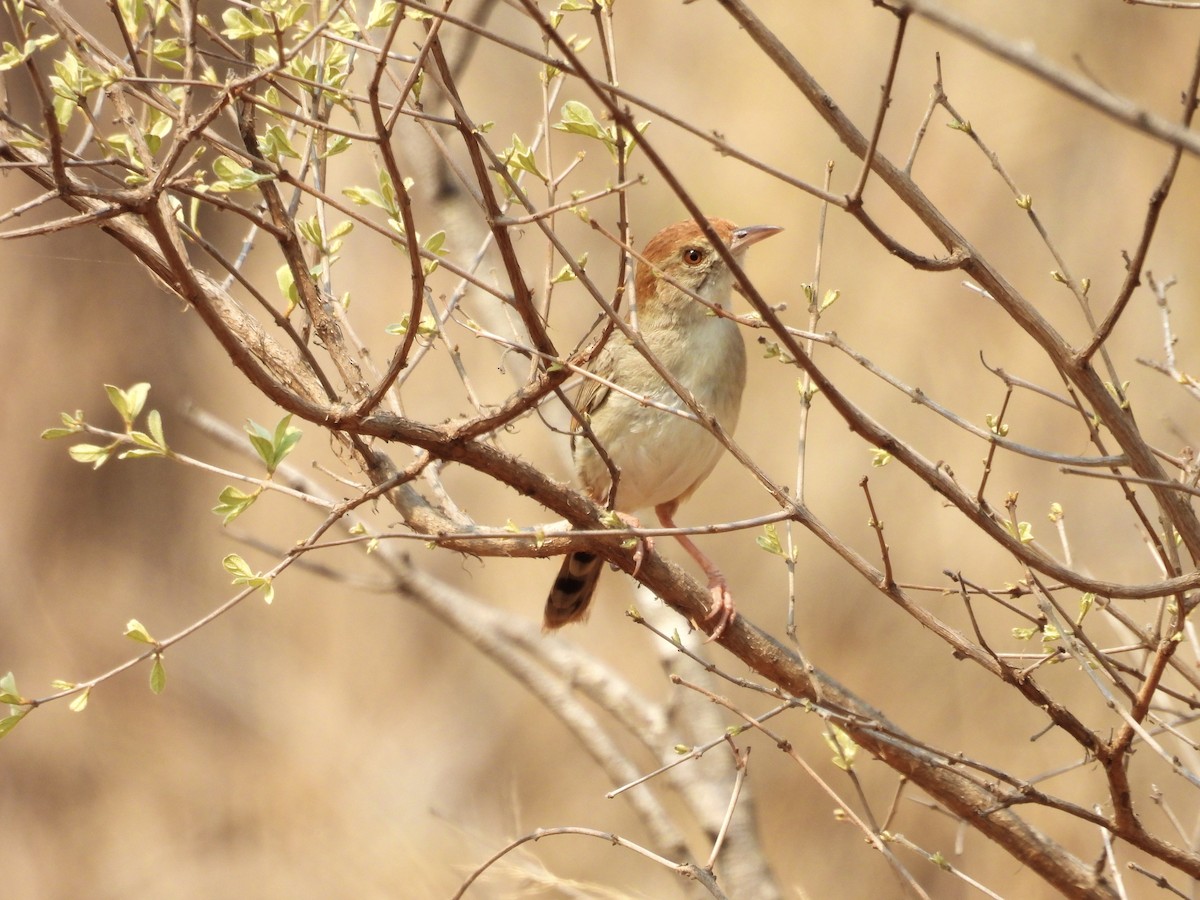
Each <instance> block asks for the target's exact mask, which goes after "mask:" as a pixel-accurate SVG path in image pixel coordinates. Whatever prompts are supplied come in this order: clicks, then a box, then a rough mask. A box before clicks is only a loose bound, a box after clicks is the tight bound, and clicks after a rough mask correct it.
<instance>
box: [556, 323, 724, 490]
mask: <svg viewBox="0 0 1200 900" xmlns="http://www.w3.org/2000/svg"><path fill="white" fill-rule="evenodd" d="M686 331H687V334H688V338H687V340H686V341H680V340H678V333H676V334H675V335H673V336H671V338H670V339H668V340H666V341H665V342H664V341H653V342H652V347H653V349H654V350H655V351H656V355H657V356H658V358H659V360H660V361H661V362H662V364H663V365H664V366H665V367H666V368H667V370H668V371H670V372H671V373H672V375H673V376H674V377H675V378H676V379H677V380H678V381H679V382H680V383H681V384H682V385H683V386H684V387H686V388H688V389H689V390H690V391H691V392H692V394H693V395H694V396H695V397H696V399H697V401H699V403H700V404H701V406H703V407H704V408H705V409H706V410H707V411H708V412H710V413H711V414H712V415H713V416H715V417H716V419H717V421H718V422H720V423H721V425H722V427H723V428H724V429H725V430H726V431H729V432H732V431H733V428H734V426H735V425H736V424H737V418H738V411H739V408H740V406H741V398H742V388H743V386H744V384H745V372H746V350H745V347H744V345H743V344H742V338H741V334H740V333H739V331H738V328H737V326H736V325H734V324H733V323H732V322H730V321H728V320H725V319H719V318H716V317H713V316H704V317H703V318H702V319H701V320H700V321H698V322H695V323H693V327H691V328H688V329H687V330H686ZM655 344H657V346H654V345H655ZM621 349H622V350H623V351H625V352H622V353H619V354H617V356H618V358H619V359H620V360H621V368H619V369H618V371H616V372H615V373H614V375H613V378H614V380H615V381H616V382H617V383H618V384H623V385H625V384H643V385H646V384H649V385H652V387H651V389H650V390H649V391H648V392H647V397H648V399H650V400H652V401H654V402H656V403H659V404H661V405H663V406H670V407H674V408H676V409H680V410H685V411H686V410H687V407H686V405H685V404H684V403H683V401H682V400H681V399H680V398H679V397H678V395H676V394H675V392H674V391H673V390H672V389H671V388H670V387H669V386H668V385H667V384H666V383H665V382H663V381H662V379H661V378H660V377H659V376H658V375H657V374H655V373H654V370H653V368H652V367H651V366H650V365H649V363H647V362H646V360H645V359H643V358H642V357H641V356H640V355H630V352H629V351H631V350H632V348H631V347H628V346H626V347H623V348H621ZM633 352H634V353H636V351H633ZM591 426H592V430H593V431H594V432H595V434H596V436H597V438H598V439H599V440H600V442H601V443H602V444H603V446H604V448H605V450H606V451H607V453H608V455H609V457H610V458H611V459H612V461H613V462H614V463H615V464H616V466H617V468H618V469H619V470H620V472H621V476H620V481H619V484H618V489H617V504H616V505H617V508H618V509H620V510H621V511H623V512H633V511H635V510H638V509H643V508H647V507H652V506H658V505H659V504H662V503H667V502H669V501H672V500H682V499H685V498H686V497H687V496H688V495H689V494H691V492H692V491H693V490H695V488H696V487H697V486H698V485H699V483H700V482H701V481H703V480H704V479H705V478H706V477H707V476H708V474H709V473H710V472H711V471H712V469H713V467H714V466H715V465H716V463H717V461H718V459H720V455H721V451H722V449H723V448H722V447H721V445H720V443H719V442H718V441H717V440H716V439H715V438H714V437H713V436H712V435H711V434H710V433H709V432H708V430H707V429H705V428H704V427H703V426H702V425H700V424H698V423H696V422H693V421H690V420H688V419H685V418H682V417H680V416H677V415H673V414H671V413H669V412H665V411H663V410H659V409H655V408H653V407H649V406H643V405H642V404H641V403H639V402H638V401H637V400H634V399H633V398H630V397H627V396H625V395H623V394H618V393H617V392H615V391H614V392H611V393H610V394H609V395H608V397H607V399H606V400H605V402H604V404H603V405H602V406H601V408H600V409H598V410H596V412H595V414H594V415H593V417H592V420H591ZM575 463H576V468H577V469H578V471H579V475H580V478H581V480H582V482H583V484H584V485H585V486H586V487H587V489H588V491H589V493H590V494H591V495H592V496H593V498H595V499H596V500H597V501H603V500H604V499H605V498H606V496H607V493H608V489H609V484H610V479H609V472H608V468H607V467H606V466H605V464H604V461H603V460H602V459H601V457H600V455H599V454H598V453H597V452H596V449H595V447H593V446H592V444H591V442H590V441H588V440H587V438H586V437H584V436H582V435H580V436H578V437H577V438H576V442H575Z"/></svg>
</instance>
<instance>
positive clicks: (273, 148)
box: [259, 125, 300, 163]
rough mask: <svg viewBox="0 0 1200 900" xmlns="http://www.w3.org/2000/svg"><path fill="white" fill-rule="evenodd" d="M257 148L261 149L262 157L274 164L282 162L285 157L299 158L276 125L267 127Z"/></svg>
mask: <svg viewBox="0 0 1200 900" xmlns="http://www.w3.org/2000/svg"><path fill="white" fill-rule="evenodd" d="M259 146H260V147H261V148H262V152H263V156H265V157H267V159H271V160H274V161H275V162H276V163H280V162H282V161H283V158H284V157H285V156H286V157H289V158H291V159H299V158H300V154H299V153H297V152H296V148H295V147H293V146H292V142H291V141H289V140H288V136H287V133H286V132H285V131H284V130H283V129H282V128H281V127H279V126H278V125H269V126H267V131H266V133H265V134H264V135H263V136H262V138H260V139H259Z"/></svg>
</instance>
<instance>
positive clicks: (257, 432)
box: [245, 413, 304, 474]
mask: <svg viewBox="0 0 1200 900" xmlns="http://www.w3.org/2000/svg"><path fill="white" fill-rule="evenodd" d="M245 429H246V434H248V435H249V436H250V445H251V446H252V447H253V448H254V452H255V453H257V454H258V456H259V458H260V459H261V460H262V461H263V463H264V464H265V465H266V467H267V473H268V474H274V472H275V470H276V469H277V468H278V467H279V464H280V463H281V462H283V460H284V459H285V458H286V457H287V455H288V454H289V453H291V452H292V450H293V448H295V446H296V442H297V441H299V440H300V438H302V437H303V436H304V432H303V431H301V430H300V429H299V428H294V427H292V417H291V414H290V413H289V414H288V415H286V416H284V417H283V418H282V419H280V420H279V424H277V425H276V426H275V430H274V431H267V429H265V428H263V427H262V426H261V425H259V424H258V423H257V422H255V421H254V420H253V419H250V420H248V421H247V422H246V425H245Z"/></svg>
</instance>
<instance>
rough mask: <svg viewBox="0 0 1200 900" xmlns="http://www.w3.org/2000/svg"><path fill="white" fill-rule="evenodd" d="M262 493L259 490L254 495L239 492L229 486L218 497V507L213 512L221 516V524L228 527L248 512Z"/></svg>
mask: <svg viewBox="0 0 1200 900" xmlns="http://www.w3.org/2000/svg"><path fill="white" fill-rule="evenodd" d="M261 492H262V489H261V488H259V489H257V490H255V491H253V492H252V493H249V494H247V493H245V492H244V491H239V490H238V489H237V488H235V487H234V486H233V485H229V486H227V487H226V488H225V489H224V490H223V491H221V493H220V495H219V496H218V497H217V501H218V502H217V505H216V506H214V507H213V510H212V511H213V512H215V513H216V514H217V515H218V516H221V524H222V525H228V524H229V523H230V522H232V521H233V520H234V519H236V518H237V517H238V516H240V515H241V514H242V513H244V512H245V511H246V510H248V509H249V508H250V507H251V506H252V505H253V504H254V501H255V500H257V499H258V495H259V494H260V493H261Z"/></svg>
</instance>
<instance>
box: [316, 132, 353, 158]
mask: <svg viewBox="0 0 1200 900" xmlns="http://www.w3.org/2000/svg"><path fill="white" fill-rule="evenodd" d="M353 143H354V142H353V141H352V140H350V138H348V137H346V135H344V134H335V135H331V136H330V138H329V143H328V144H326V145H325V149H324V150H323V151H322V152H321V154H320V157H321V159H328V158H329V157H331V156H337V155H338V154H339V153H345V152H346V151H347V150H349V149H350V147H351V145H353Z"/></svg>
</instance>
